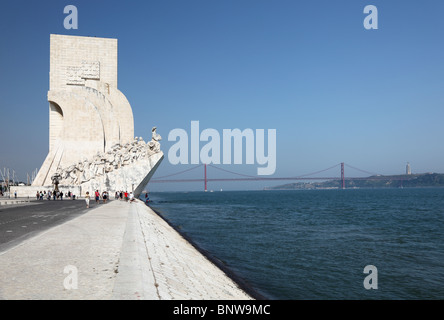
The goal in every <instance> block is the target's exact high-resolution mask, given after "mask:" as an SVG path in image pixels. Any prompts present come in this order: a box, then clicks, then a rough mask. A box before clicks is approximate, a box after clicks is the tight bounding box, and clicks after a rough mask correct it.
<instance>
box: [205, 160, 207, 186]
mask: <svg viewBox="0 0 444 320" xmlns="http://www.w3.org/2000/svg"><path fill="white" fill-rule="evenodd" d="M205 192H207V164H206V163H205Z"/></svg>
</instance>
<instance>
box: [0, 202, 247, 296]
mask: <svg viewBox="0 0 444 320" xmlns="http://www.w3.org/2000/svg"><path fill="white" fill-rule="evenodd" d="M76 287H77V288H76ZM0 299H73V300H74V299H82V300H83V299H166V300H171V299H212V300H215V299H221V300H223V299H251V297H250V296H248V295H247V294H246V293H244V291H242V290H241V289H239V288H238V286H237V285H236V284H235V283H234V282H233V281H232V280H231V279H230V278H229V277H227V276H226V275H225V273H223V272H222V271H221V270H220V269H218V268H217V267H216V266H215V265H213V264H212V263H211V262H210V261H209V260H208V259H207V258H206V257H204V256H203V255H201V254H200V253H199V252H198V251H197V250H196V249H195V248H194V247H192V246H191V245H190V244H189V243H188V242H187V241H185V240H184V239H183V238H182V237H181V236H180V235H179V234H178V233H177V232H176V231H175V230H174V229H172V228H171V227H170V226H169V225H168V224H167V223H166V222H165V221H164V220H163V219H161V218H160V217H158V216H157V215H156V214H155V213H154V212H153V211H152V210H151V209H149V208H148V207H147V206H145V204H143V203H142V202H140V201H137V202H134V203H126V202H123V201H112V202H111V203H109V204H107V205H104V206H100V207H98V208H96V209H92V210H91V211H90V212H88V213H86V214H84V215H82V216H80V217H78V218H75V219H72V220H70V221H68V222H66V223H64V224H62V225H59V226H57V227H54V228H52V229H50V230H48V231H46V232H44V233H41V234H39V235H37V236H35V237H33V238H31V239H28V240H27V241H25V242H23V243H21V244H20V245H18V246H16V247H13V248H10V249H9V250H7V251H5V252H1V253H0Z"/></svg>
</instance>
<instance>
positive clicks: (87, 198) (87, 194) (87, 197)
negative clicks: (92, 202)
mask: <svg viewBox="0 0 444 320" xmlns="http://www.w3.org/2000/svg"><path fill="white" fill-rule="evenodd" d="M89 198H90V197H89V192H88V191H86V195H85V202H86V207H87V208H89Z"/></svg>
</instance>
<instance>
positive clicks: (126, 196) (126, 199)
mask: <svg viewBox="0 0 444 320" xmlns="http://www.w3.org/2000/svg"><path fill="white" fill-rule="evenodd" d="M123 196H124V197H125V201H128V191H125V194H124V195H123Z"/></svg>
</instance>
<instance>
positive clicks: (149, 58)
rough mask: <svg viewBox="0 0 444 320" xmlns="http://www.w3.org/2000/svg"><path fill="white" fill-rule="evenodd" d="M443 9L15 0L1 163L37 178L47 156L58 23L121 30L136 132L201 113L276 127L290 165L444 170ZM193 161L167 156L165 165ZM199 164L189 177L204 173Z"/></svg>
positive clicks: (2, 37) (222, 124)
mask: <svg viewBox="0 0 444 320" xmlns="http://www.w3.org/2000/svg"><path fill="white" fill-rule="evenodd" d="M69 4H72V5H75V6H76V7H77V9H78V14H79V16H78V18H79V28H78V30H66V29H64V27H63V20H64V18H65V16H66V15H64V14H63V8H64V7H65V6H66V5H69ZM369 4H372V5H375V6H376V7H377V8H378V15H379V19H378V22H379V29H378V30H366V29H364V27H363V20H364V18H365V16H366V15H365V14H364V13H363V9H364V7H365V6H366V5H369ZM443 10H444V3H443V2H441V1H405V0H404V1H401V0H392V1H377V0H365V1H360V0H341V1H339V0H338V1H327V0H325V1H308V0H307V1H295V0H292V1H283V0H276V1H270V0H213V1H200V0H199V1H198V0H180V1H179V0H168V1H160V0H159V1H143V2H142V1H61V0H57V1H55V0H54V1H6V2H5V1H4V2H2V5H1V10H0V98H1V99H0V117H1V118H0V121H1V128H2V134H1V137H0V168H3V167H9V168H11V169H14V170H15V171H16V172H17V174H18V175H19V177H21V178H22V180H23V179H26V173H30V172H31V171H32V170H33V169H35V168H39V167H40V165H41V164H42V163H43V161H44V158H45V157H46V154H47V152H48V134H49V133H48V123H49V115H48V102H47V100H46V94H47V91H48V87H49V35H50V34H51V33H56V34H67V35H82V36H97V37H109V38H117V39H118V41H119V42H118V44H119V79H118V81H119V89H120V90H121V91H122V92H123V93H124V94H125V95H126V97H127V98H128V100H129V102H130V103H131V106H132V108H133V113H134V118H135V135H136V136H143V137H145V140H147V139H149V136H150V131H151V127H153V126H154V125H156V126H157V127H158V132H159V133H160V134H161V135H162V137H163V141H162V150H163V151H164V153H165V154H167V153H168V150H169V148H170V147H171V145H172V144H173V142H169V141H167V137H168V133H169V132H170V131H171V130H172V129H174V128H183V129H185V130H187V131H188V132H189V131H190V123H191V121H193V120H199V122H200V128H201V130H203V129H205V128H214V129H216V130H218V131H219V132H221V133H222V130H223V129H234V128H239V129H245V128H252V129H276V130H277V154H276V157H277V168H276V172H275V174H274V176H278V177H284V176H296V175H301V174H305V173H308V172H313V171H317V170H321V169H324V168H327V167H330V166H332V165H334V164H336V163H340V162H346V163H349V164H351V165H353V166H356V167H358V168H362V169H364V170H367V171H371V172H377V173H381V174H397V173H403V172H404V170H405V164H406V162H407V161H409V162H410V164H411V166H412V171H413V172H429V171H433V172H444V147H443V145H442V137H443V136H444V126H443V125H442V120H443V119H444V90H443V89H444V50H443V47H444V45H443V41H442V39H443V38H444V37H443V35H444V21H443V19H442V12H443ZM191 167H192V166H191V165H176V166H173V165H171V164H170V163H169V161H168V158H167V157H166V158H165V159H164V161H163V163H162V165H161V166H160V167H159V169H158V171H157V172H156V175H155V176H162V175H167V174H170V173H174V172H177V171H181V170H185V169H187V168H191ZM221 167H222V168H224V169H227V170H232V171H235V172H239V173H243V174H251V175H255V174H256V169H257V165H224V166H221ZM336 171H338V170H336ZM192 173H193V172H191V173H190V174H189V175H188V176H184V177H194V178H200V177H202V174H203V172H198V173H194V175H193V174H192ZM339 174H340V173H339V172H335V171H333V172H331V174H330V175H332V176H335V175H336V176H339ZM347 174H349V175H350V176H356V175H359V174H360V173H359V172H353V171H351V170H350V171H348V172H346V175H347ZM209 175H213V176H214V177H216V176H218V177H220V176H221V173H218V172H215V171H213V172H212V171H209ZM227 177H229V176H227ZM276 184H279V182H276V183H274V182H265V183H239V182H237V183H225V184H216V183H214V184H212V185H210V186H209V188H214V189H215V190H218V189H219V188H224V189H246V188H247V189H254V188H259V189H260V188H262V187H264V186H268V185H276ZM150 189H151V190H152V191H155V190H186V189H191V190H200V189H202V186H201V185H200V184H191V185H184V184H182V185H170V184H168V185H166V184H162V185H161V184H157V185H151V186H150Z"/></svg>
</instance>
